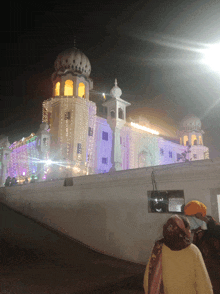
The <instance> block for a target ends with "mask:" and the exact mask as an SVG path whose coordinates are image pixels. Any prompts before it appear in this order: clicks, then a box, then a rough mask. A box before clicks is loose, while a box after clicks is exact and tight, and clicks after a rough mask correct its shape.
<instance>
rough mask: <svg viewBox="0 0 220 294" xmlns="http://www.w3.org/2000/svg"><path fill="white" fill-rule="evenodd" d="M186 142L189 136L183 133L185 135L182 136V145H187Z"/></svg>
mask: <svg viewBox="0 0 220 294" xmlns="http://www.w3.org/2000/svg"><path fill="white" fill-rule="evenodd" d="M186 142H189V138H188V136H186V135H185V136H184V137H183V145H184V146H186V145H187V144H186Z"/></svg>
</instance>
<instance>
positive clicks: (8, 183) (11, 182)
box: [5, 175, 35, 187]
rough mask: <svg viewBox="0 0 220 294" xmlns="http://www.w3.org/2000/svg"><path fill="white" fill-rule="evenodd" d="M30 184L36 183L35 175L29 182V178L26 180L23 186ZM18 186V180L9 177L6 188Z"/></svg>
mask: <svg viewBox="0 0 220 294" xmlns="http://www.w3.org/2000/svg"><path fill="white" fill-rule="evenodd" d="M28 183H35V176H34V175H33V176H32V177H31V180H30V181H29V180H28V178H25V179H24V181H23V182H22V184H24V185H25V184H28ZM17 184H18V182H17V179H16V178H15V177H13V178H11V177H10V176H8V177H7V179H6V180H5V187H11V186H16V185H17Z"/></svg>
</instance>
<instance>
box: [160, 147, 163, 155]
mask: <svg viewBox="0 0 220 294" xmlns="http://www.w3.org/2000/svg"><path fill="white" fill-rule="evenodd" d="M160 155H162V156H163V155H164V150H163V148H160Z"/></svg>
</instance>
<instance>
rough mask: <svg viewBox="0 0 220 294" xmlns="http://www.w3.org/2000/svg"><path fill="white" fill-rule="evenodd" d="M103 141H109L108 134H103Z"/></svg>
mask: <svg viewBox="0 0 220 294" xmlns="http://www.w3.org/2000/svg"><path fill="white" fill-rule="evenodd" d="M102 140H105V141H108V133H107V132H102Z"/></svg>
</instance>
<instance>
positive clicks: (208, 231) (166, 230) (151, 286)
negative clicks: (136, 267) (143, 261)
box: [144, 213, 220, 294]
mask: <svg viewBox="0 0 220 294" xmlns="http://www.w3.org/2000/svg"><path fill="white" fill-rule="evenodd" d="M193 218H195V219H198V220H200V221H201V222H202V223H205V224H206V228H204V226H198V227H197V228H196V229H193V231H192V232H191V230H190V227H191V226H190V222H189V220H188V219H187V218H186V217H185V216H181V215H173V216H171V217H170V218H169V219H168V221H167V222H166V224H165V225H164V226H163V238H162V239H160V240H158V241H156V242H155V245H154V248H153V250H152V253H151V257H150V259H149V262H148V264H147V267H146V271H145V275H144V291H145V294H176V293H178V294H186V293H187V294H213V293H214V294H219V293H220V224H219V223H217V222H216V221H215V220H214V219H213V217H211V216H203V215H202V214H201V213H197V214H195V215H194V216H193ZM201 222H200V223H201ZM202 227H203V228H202ZM192 235H193V236H192Z"/></svg>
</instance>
